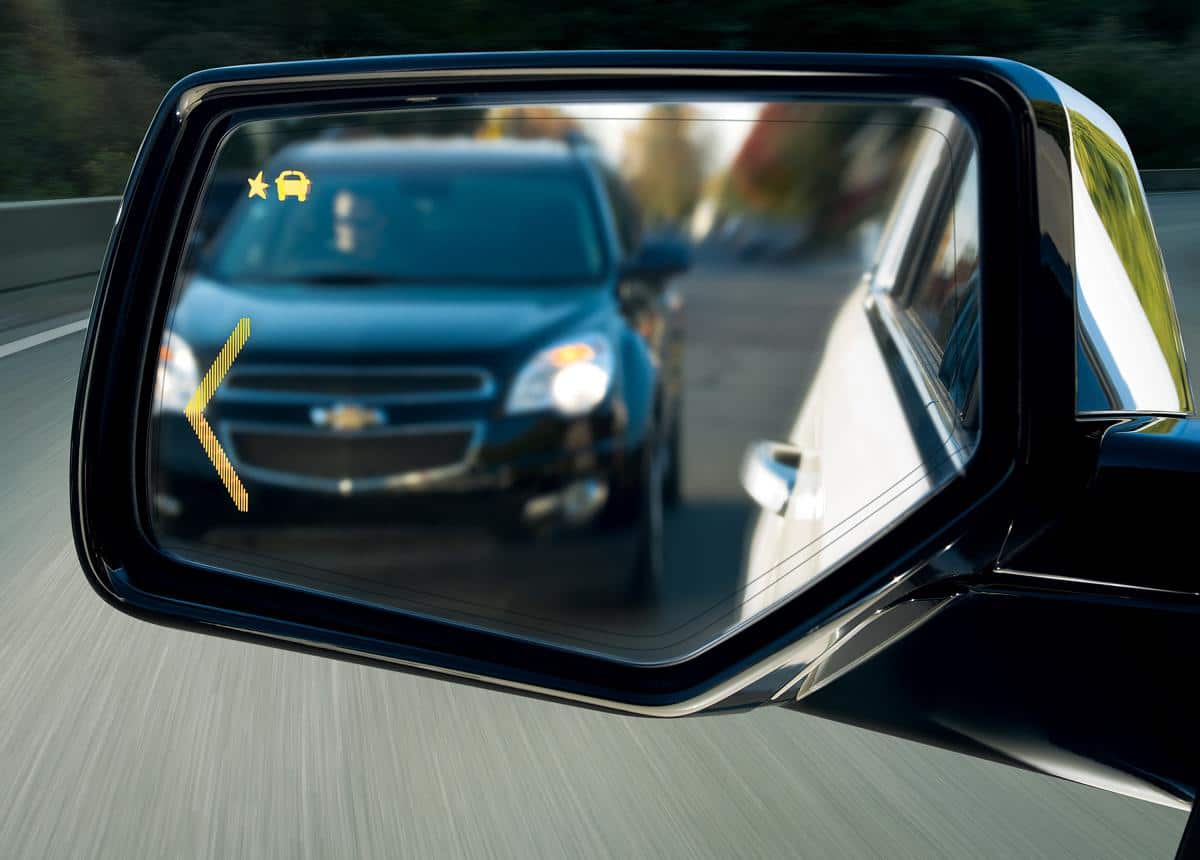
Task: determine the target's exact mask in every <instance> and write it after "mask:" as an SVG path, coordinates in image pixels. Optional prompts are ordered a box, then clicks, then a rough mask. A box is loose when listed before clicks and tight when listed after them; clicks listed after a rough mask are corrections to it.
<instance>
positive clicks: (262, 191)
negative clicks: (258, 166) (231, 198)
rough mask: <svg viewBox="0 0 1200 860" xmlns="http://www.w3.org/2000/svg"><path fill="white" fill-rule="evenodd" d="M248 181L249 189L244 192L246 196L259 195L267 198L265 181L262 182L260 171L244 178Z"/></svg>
mask: <svg viewBox="0 0 1200 860" xmlns="http://www.w3.org/2000/svg"><path fill="white" fill-rule="evenodd" d="M246 181H247V182H249V183H250V191H249V192H248V193H247V194H246V196H247V197H261V198H262V199H263V200H266V199H267V183H265V182H263V178H262V171H261V170H260V171H258V176H254V177H251V178H250V179H247V180H246Z"/></svg>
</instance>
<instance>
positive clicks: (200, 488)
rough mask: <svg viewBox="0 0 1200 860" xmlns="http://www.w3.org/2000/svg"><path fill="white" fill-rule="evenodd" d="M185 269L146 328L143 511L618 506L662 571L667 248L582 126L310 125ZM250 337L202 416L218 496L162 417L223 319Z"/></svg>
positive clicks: (516, 530)
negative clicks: (238, 489) (282, 181)
mask: <svg viewBox="0 0 1200 860" xmlns="http://www.w3.org/2000/svg"><path fill="white" fill-rule="evenodd" d="M284 170H291V171H301V172H302V173H303V174H304V175H305V176H307V177H308V179H309V180H310V182H311V189H310V190H309V193H308V197H307V199H306V200H304V201H299V200H295V199H288V200H286V201H282V202H281V201H277V200H275V199H274V195H271V196H270V197H269V198H268V199H266V200H263V199H260V198H247V199H243V200H242V201H241V202H240V203H239V204H238V206H237V207H235V208H234V210H233V211H232V213H231V215H230V216H229V218H228V219H227V221H226V223H225V224H224V226H223V227H222V228H221V229H220V232H219V233H218V235H217V236H216V238H215V240H214V241H213V242H212V244H211V246H210V247H209V249H208V250H207V252H206V253H204V254H203V255H202V258H201V259H200V260H199V262H198V263H197V265H196V266H195V267H194V271H192V272H191V273H190V275H189V276H188V278H187V280H186V282H185V284H184V286H183V288H182V292H181V294H180V296H179V297H178V299H177V301H178V304H177V306H176V307H175V309H174V310H173V313H172V315H171V318H170V321H169V325H170V333H169V334H168V336H167V337H168V339H167V340H166V341H165V342H164V348H163V361H162V363H161V367H160V373H159V391H158V394H157V401H156V414H157V428H158V431H157V437H156V438H157V444H156V445H155V446H153V448H152V450H153V451H154V456H155V457H156V460H155V463H154V464H152V465H153V466H154V471H153V474H154V481H155V488H154V491H155V498H156V519H157V525H156V527H157V529H158V530H159V532H160V534H162V535H164V536H172V535H175V536H179V537H186V536H191V537H195V536H197V535H198V534H200V533H202V532H203V531H205V530H207V529H209V528H211V527H213V526H216V525H221V524H225V525H237V524H239V523H242V524H247V525H250V524H253V525H255V526H260V525H262V524H264V523H267V522H282V523H292V522H294V523H320V522H347V521H353V522H360V521H363V520H364V519H366V520H369V521H371V522H375V523H385V524H386V523H388V522H422V521H425V522H430V523H431V524H432V523H435V522H454V523H460V522H470V523H475V524H480V525H484V526H487V527H489V528H491V529H492V530H494V531H495V532H497V533H501V534H506V535H527V534H532V533H537V532H540V531H544V530H559V529H561V528H563V527H565V526H574V527H578V526H584V525H603V526H614V527H616V526H621V525H624V526H633V527H632V528H628V529H627V531H628V532H629V534H630V535H632V536H635V537H636V539H637V541H638V542H639V543H638V547H637V552H638V559H639V561H638V563H637V564H636V565H635V569H636V572H635V577H634V581H635V584H637V585H652V584H653V583H654V581H655V580H656V578H657V576H658V575H659V571H660V569H661V511H662V505H663V502H664V499H665V500H666V501H670V500H671V498H672V497H673V496H675V495H676V494H677V493H678V483H679V472H678V469H679V458H678V456H677V455H678V447H679V445H678V436H679V394H680V384H681V367H680V360H681V355H680V348H679V347H680V335H679V330H678V327H677V325H676V324H675V323H676V321H675V319H674V317H675V316H676V313H675V312H676V311H677V309H678V307H679V304H680V302H679V300H678V296H677V295H675V294H674V293H673V292H671V291H668V290H667V289H666V286H665V280H666V279H667V278H668V277H669V276H670V275H671V274H674V273H676V272H678V271H681V270H682V269H683V268H684V267H685V266H686V264H687V249H686V247H685V246H683V245H682V244H675V243H672V242H655V243H652V242H646V243H642V242H641V241H640V228H639V225H638V218H637V211H636V207H635V206H634V205H633V203H632V200H631V198H630V197H629V195H628V194H627V192H626V191H625V189H624V188H623V186H622V185H621V183H620V182H619V180H618V179H617V178H616V176H615V175H614V174H613V173H612V172H611V171H610V170H609V169H608V168H606V167H605V166H604V165H602V164H601V163H600V162H599V161H598V159H597V158H596V156H595V154H594V153H593V152H592V150H591V149H590V148H587V147H581V146H570V145H567V144H561V143H557V142H551V141H536V142H533V141H529V142H511V141H509V142H482V141H474V140H465V139H464V140H458V139H443V140H433V139H430V140H425V141H419V142H401V141H396V140H387V139H375V140H358V141H340V142H339V141H319V142H314V143H306V144H301V145H294V146H291V147H289V148H287V149H285V150H284V151H282V152H281V153H280V154H279V156H278V157H277V158H276V159H275V162H274V163H273V164H272V165H271V167H270V168H269V169H268V170H266V171H265V174H266V176H268V177H271V176H274V175H276V174H277V173H279V172H280V171H284ZM241 317H248V318H250V320H251V332H252V334H251V337H250V340H249V341H248V342H247V344H246V346H245V348H244V349H243V350H242V352H241V354H240V355H239V356H238V358H237V361H236V362H235V363H234V364H233V366H232V368H231V370H230V372H229V374H228V376H227V377H226V379H225V380H224V381H223V382H222V384H221V385H220V387H219V388H218V390H217V392H216V395H215V397H214V398H213V399H212V401H211V403H210V404H209V406H208V408H207V410H206V415H207V417H208V420H209V422H210V424H211V426H212V428H213V431H214V433H215V434H216V437H217V440H218V441H219V442H220V444H221V445H222V447H223V448H224V450H225V451H226V452H227V454H228V456H229V458H230V460H231V462H232V464H233V467H234V469H235V470H236V471H237V473H238V475H239V476H240V477H241V479H242V481H243V482H244V484H245V486H246V488H247V490H248V493H249V497H250V505H249V511H248V512H247V513H246V514H240V513H239V512H237V511H236V509H235V508H234V506H233V504H232V503H231V502H230V499H229V497H228V496H227V495H225V493H224V489H223V487H222V485H221V483H220V482H219V481H218V480H217V479H216V475H215V474H214V470H213V467H212V465H211V464H210V463H209V462H208V460H207V459H206V456H205V453H204V451H203V450H202V448H201V446H200V444H199V443H198V441H197V439H196V436H195V435H194V434H193V433H192V430H191V428H190V427H189V426H188V424H187V421H186V420H185V418H184V416H183V412H182V410H183V406H184V405H185V403H186V402H187V399H188V397H189V396H190V395H191V392H192V391H193V390H194V389H195V388H196V385H197V384H198V377H199V376H201V375H203V373H204V371H205V370H206V369H207V368H208V366H209V364H210V363H211V362H212V361H213V359H214V357H215V356H216V354H217V352H218V350H219V349H220V348H221V345H222V344H223V342H224V340H225V338H226V337H227V336H228V335H229V332H230V330H231V328H232V327H233V325H234V324H235V323H236V322H237V320H238V319H239V318H241Z"/></svg>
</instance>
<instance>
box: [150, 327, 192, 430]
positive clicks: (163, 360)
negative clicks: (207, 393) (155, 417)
mask: <svg viewBox="0 0 1200 860" xmlns="http://www.w3.org/2000/svg"><path fill="white" fill-rule="evenodd" d="M199 385H200V371H199V368H198V367H197V366H196V356H195V355H194V354H193V353H192V348H191V347H190V346H188V345H187V341H185V340H184V339H183V338H181V337H180V336H179V335H177V334H175V333H174V332H170V331H168V332H167V333H166V336H165V337H163V345H162V347H161V348H160V349H159V351H158V373H157V375H156V376H155V389H154V393H155V397H154V411H155V412H183V409H184V407H185V406H187V403H188V400H189V398H191V396H192V392H193V391H195V390H196V388H197V387H198V386H199Z"/></svg>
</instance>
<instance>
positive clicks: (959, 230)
mask: <svg viewBox="0 0 1200 860" xmlns="http://www.w3.org/2000/svg"><path fill="white" fill-rule="evenodd" d="M978 183H979V175H978V162H977V157H976V156H975V155H972V156H971V157H970V159H969V160H968V162H967V165H966V167H965V168H964V170H963V172H962V176H961V178H960V179H959V180H958V185H957V190H956V193H955V197H954V202H953V205H952V206H951V207H950V208H949V209H948V210H947V211H946V213H945V215H944V217H943V222H942V224H941V226H940V228H939V229H938V230H937V231H936V232H935V233H934V235H935V237H936V238H935V240H934V242H935V244H934V250H933V255H932V259H931V261H930V263H929V265H928V268H926V270H925V271H924V273H923V274H922V275H921V276H920V277H919V278H918V280H917V282H916V285H915V287H914V289H913V292H912V294H911V299H910V305H909V307H910V311H911V314H912V316H913V317H914V318H915V319H916V320H917V321H918V322H919V324H920V327H921V329H922V331H923V333H924V334H925V335H927V336H928V340H929V341H930V342H931V344H932V346H933V348H934V349H933V353H934V358H935V360H936V361H937V364H938V366H937V373H938V377H939V378H940V379H941V381H942V383H943V384H944V385H945V386H946V388H947V390H948V391H949V392H950V394H951V398H952V400H953V401H954V402H955V403H956V404H957V405H958V407H959V408H960V410H961V409H962V408H964V406H965V405H966V401H967V399H968V393H969V392H968V390H967V389H968V388H969V386H970V385H971V382H972V380H973V378H974V373H975V369H976V368H977V366H978V363H979V359H978V353H979V350H978V336H979V326H978V315H979V310H978V302H977V293H978V285H979V196H978Z"/></svg>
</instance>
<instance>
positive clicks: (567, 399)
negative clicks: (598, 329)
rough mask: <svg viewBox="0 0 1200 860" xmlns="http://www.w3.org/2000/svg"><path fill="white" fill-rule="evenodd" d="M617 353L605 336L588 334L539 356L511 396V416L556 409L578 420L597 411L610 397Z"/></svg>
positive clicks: (526, 368)
mask: <svg viewBox="0 0 1200 860" xmlns="http://www.w3.org/2000/svg"><path fill="white" fill-rule="evenodd" d="M612 375H613V350H612V346H611V345H610V344H609V342H608V339H607V338H605V337H604V336H603V335H598V334H596V335H584V336H582V337H578V338H574V339H573V340H569V341H564V342H563V343H559V344H556V345H554V346H552V347H550V348H548V349H544V350H542V351H541V352H539V353H538V354H537V355H535V356H534V357H533V358H532V359H531V360H530V361H529V363H528V364H526V365H525V366H524V367H523V368H521V372H520V373H518V374H517V378H516V381H515V382H514V383H513V386H512V391H511V392H510V393H509V395H508V405H507V407H506V411H508V412H509V413H518V412H536V411H538V410H541V409H553V410H555V411H556V412H558V413H559V414H560V415H564V416H568V417H574V416H577V415H585V414H587V413H588V412H590V411H591V410H593V409H595V408H596V406H597V405H599V403H600V401H602V400H603V399H604V397H605V395H606V394H608V387H609V385H610V383H611V382H612Z"/></svg>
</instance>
